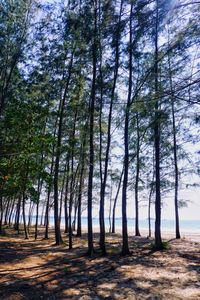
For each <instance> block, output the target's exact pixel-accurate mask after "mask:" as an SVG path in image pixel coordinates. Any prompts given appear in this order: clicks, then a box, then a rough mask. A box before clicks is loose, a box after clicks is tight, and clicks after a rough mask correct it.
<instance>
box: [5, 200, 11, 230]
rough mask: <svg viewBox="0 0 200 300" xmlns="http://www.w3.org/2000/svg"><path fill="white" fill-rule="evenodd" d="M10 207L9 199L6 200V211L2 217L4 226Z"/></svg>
mask: <svg viewBox="0 0 200 300" xmlns="http://www.w3.org/2000/svg"><path fill="white" fill-rule="evenodd" d="M9 206H10V199H7V205H6V210H5V215H4V225H7V223H8V222H7V218H8V210H9Z"/></svg>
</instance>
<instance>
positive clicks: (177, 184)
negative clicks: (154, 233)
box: [168, 54, 181, 239]
mask: <svg viewBox="0 0 200 300" xmlns="http://www.w3.org/2000/svg"><path fill="white" fill-rule="evenodd" d="M168 65H169V80H170V90H171V109H172V129H173V131H172V132H173V155H174V172H175V190H174V207H175V222H176V228H175V233H176V239H180V238H181V235H180V228H179V210H178V188H179V175H178V173H179V172H178V159H177V138H176V119H175V109H174V100H175V98H174V91H173V82H172V71H171V62H170V56H169V54H168Z"/></svg>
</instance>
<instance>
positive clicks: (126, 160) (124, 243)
mask: <svg viewBox="0 0 200 300" xmlns="http://www.w3.org/2000/svg"><path fill="white" fill-rule="evenodd" d="M132 20H133V3H131V10H130V19H129V28H130V35H129V84H128V98H127V105H126V111H125V124H124V179H123V187H122V254H123V255H126V254H129V253H130V251H129V245H128V229H127V212H126V206H127V185H128V170H129V114H130V106H131V96H132V77H133V74H132V72H133V49H132V47H133V38H132Z"/></svg>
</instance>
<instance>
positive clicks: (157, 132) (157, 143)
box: [154, 1, 162, 250]
mask: <svg viewBox="0 0 200 300" xmlns="http://www.w3.org/2000/svg"><path fill="white" fill-rule="evenodd" d="M156 5H157V7H156V24H155V63H154V64H155V69H154V74H155V94H156V95H158V2H157V1H156ZM154 138H155V140H154V147H155V179H156V201H155V249H156V250H160V249H162V239H161V193H160V118H159V101H158V100H157V101H156V103H155V126H154Z"/></svg>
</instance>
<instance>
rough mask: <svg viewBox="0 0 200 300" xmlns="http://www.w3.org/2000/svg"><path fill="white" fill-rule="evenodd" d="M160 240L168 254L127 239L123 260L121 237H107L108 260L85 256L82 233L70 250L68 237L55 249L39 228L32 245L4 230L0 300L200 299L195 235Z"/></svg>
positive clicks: (199, 242)
mask: <svg viewBox="0 0 200 300" xmlns="http://www.w3.org/2000/svg"><path fill="white" fill-rule="evenodd" d="M52 234H53V232H52ZM144 234H145V233H144ZM63 236H64V234H63ZM164 236H165V238H170V240H169V249H168V250H164V251H161V252H152V251H151V250H150V249H149V243H150V242H151V241H150V240H148V239H146V237H139V238H135V237H130V250H131V255H130V256H126V257H122V256H121V255H120V249H121V237H120V235H119V234H115V235H109V234H108V235H107V238H106V242H107V249H108V255H107V256H106V257H102V256H101V255H100V254H99V253H97V254H95V255H93V256H92V257H86V256H84V254H85V252H86V249H87V240H86V238H87V237H86V235H85V234H84V235H83V237H82V238H81V239H80V238H77V237H74V249H73V250H71V251H69V250H68V246H67V238H64V244H63V245H61V246H59V247H58V246H54V240H53V235H52V236H51V238H50V239H49V240H48V241H46V240H43V239H42V237H43V229H42V228H40V235H39V238H38V240H37V241H34V239H33V236H31V237H30V239H29V240H24V237H23V235H17V234H15V233H14V232H13V231H11V230H9V229H7V230H6V235H4V236H1V237H0V299H13V300H18V299H28V300H29V299H35V300H37V299H80V300H98V299H107V300H109V299H110V300H111V299H115V300H121V299H126V300H134V299H152V300H158V299H170V300H171V299H185V300H190V299H193V300H198V299H200V236H199V235H198V234H194V235H188V234H187V235H186V234H185V235H184V238H183V239H181V240H175V239H172V236H171V233H165V234H164ZM95 243H96V244H95V246H96V247H98V234H97V233H95Z"/></svg>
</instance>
